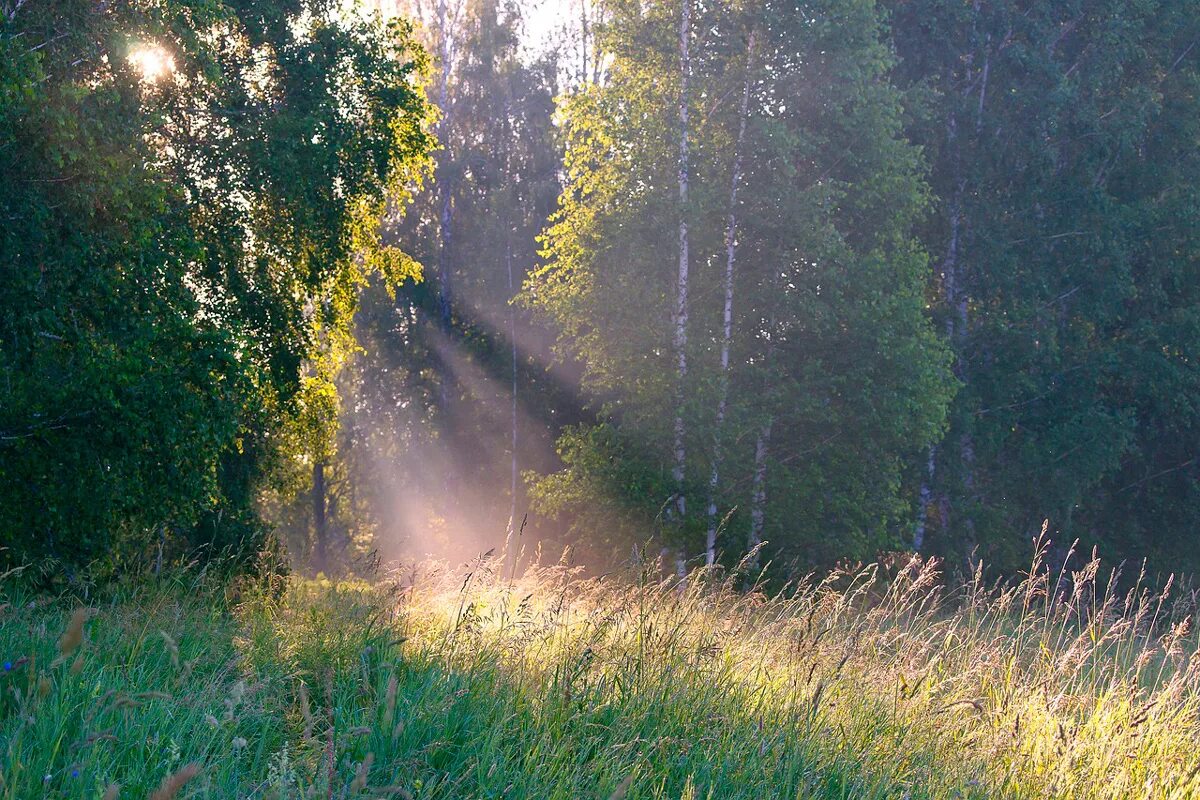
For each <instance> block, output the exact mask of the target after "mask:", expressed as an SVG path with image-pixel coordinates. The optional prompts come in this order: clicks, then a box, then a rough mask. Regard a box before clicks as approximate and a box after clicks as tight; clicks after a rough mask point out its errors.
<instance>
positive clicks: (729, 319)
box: [704, 30, 755, 566]
mask: <svg viewBox="0 0 1200 800" xmlns="http://www.w3.org/2000/svg"><path fill="white" fill-rule="evenodd" d="M754 33H755V32H754V31H753V30H751V31H750V41H749V42H748V43H747V46H746V79H745V82H744V83H743V84H742V105H741V109H740V110H739V114H738V132H737V139H736V141H735V142H734V155H733V175H732V176H731V177H730V180H729V219H728V221H727V223H726V225H725V310H724V318H723V323H724V327H723V329H722V332H721V375H720V386H719V387H718V397H717V418H716V423H715V424H714V426H713V455H712V472H711V474H710V475H709V478H708V531H707V533H706V535H705V538H704V563H706V564H708V565H709V566H712V564H713V562H714V561H716V558H717V495H718V493H719V492H720V489H721V456H722V449H721V435H722V433H723V428H724V426H725V413H726V411H727V409H728V405H729V349H730V344H731V343H732V341H733V275H734V258H735V256H736V253H737V196H738V185H739V184H740V183H741V180H742V143H743V142H744V141H745V138H746V118H747V117H748V116H749V114H750V73H751V69H752V68H753V62H754Z"/></svg>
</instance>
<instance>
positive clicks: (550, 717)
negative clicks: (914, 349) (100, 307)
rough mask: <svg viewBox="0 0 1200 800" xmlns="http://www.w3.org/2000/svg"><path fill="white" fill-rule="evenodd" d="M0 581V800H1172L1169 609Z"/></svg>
mask: <svg viewBox="0 0 1200 800" xmlns="http://www.w3.org/2000/svg"><path fill="white" fill-rule="evenodd" d="M660 574H661V573H659V572H658V571H656V569H655V565H653V564H643V565H636V564H635V565H632V566H630V567H628V568H627V570H626V571H624V572H623V573H621V574H612V575H607V576H603V577H594V576H593V577H585V576H584V575H583V574H582V573H581V572H580V571H579V570H578V569H577V568H573V567H570V566H568V565H566V564H561V563H560V564H555V565H541V566H534V567H530V568H528V569H526V570H523V572H522V574H517V572H516V571H515V570H512V569H511V567H510V566H509V565H507V564H506V563H505V562H504V561H502V560H491V559H480V560H479V561H477V562H476V563H474V564H472V565H469V566H467V567H465V568H462V569H457V570H455V569H449V568H446V567H444V566H437V565H418V566H412V567H409V568H407V569H405V570H402V571H399V572H397V573H394V574H390V575H387V576H381V577H380V578H378V579H377V580H374V581H371V582H366V581H355V582H349V581H346V582H329V581H325V580H316V581H314V580H302V579H298V578H279V577H271V578H261V579H241V580H239V581H235V582H232V583H231V582H229V581H228V580H225V579H219V578H217V577H214V576H211V575H207V574H205V573H203V572H181V573H175V574H173V575H172V576H171V577H170V578H165V577H164V578H160V579H158V580H157V581H155V582H149V583H148V582H145V581H139V582H138V583H136V584H131V586H130V588H126V589H120V588H118V589H114V590H110V591H108V592H107V593H106V594H105V596H104V597H103V598H98V597H95V596H93V597H91V598H82V597H77V596H61V597H59V598H56V599H47V598H45V597H40V596H35V595H26V594H24V593H23V591H22V589H21V588H20V582H19V580H18V579H17V578H15V577H12V576H10V577H9V578H7V579H6V580H5V581H4V583H3V584H2V586H0V592H2V597H0V658H2V659H3V662H4V663H3V673H2V674H0V754H2V755H0V768H2V772H0V798H3V799H4V800H15V799H16V798H35V797H37V798H42V797H45V798H105V799H106V800H114V799H115V798H143V797H152V798H154V799H155V800H169V799H170V798H234V797H249V798H281V799H282V798H501V797H507V798H564V799H565V798H600V800H604V798H611V799H612V800H619V799H620V798H628V799H629V800H632V799H633V798H656V799H657V798H670V799H671V800H676V799H679V800H696V799H697V798H713V799H715V798H768V797H771V798H775V797H777V798H856V799H857V798H909V799H910V800H915V799H916V798H947V799H948V798H992V797H1012V798H1047V797H1055V798H1132V797H1139V798H1141V797H1154V798H1185V797H1193V796H1197V795H1198V794H1200V778H1198V773H1200V748H1197V746H1196V744H1197V731H1198V728H1197V724H1198V716H1197V711H1198V691H1197V690H1198V688H1200V676H1198V674H1197V663H1198V662H1197V658H1196V652H1197V641H1196V637H1195V635H1194V633H1193V631H1192V630H1191V627H1190V620H1191V619H1192V615H1193V611H1194V606H1193V603H1192V600H1193V598H1192V596H1191V595H1190V593H1187V592H1183V593H1180V592H1175V594H1174V595H1172V594H1171V593H1170V592H1168V593H1167V594H1154V593H1151V592H1150V591H1149V590H1147V589H1146V588H1145V587H1143V586H1140V585H1138V584H1137V583H1133V582H1132V581H1131V583H1133V585H1132V588H1131V589H1129V590H1128V591H1127V592H1121V593H1118V592H1117V591H1116V590H1115V589H1108V588H1106V587H1109V586H1112V585H1115V584H1113V583H1112V582H1111V581H1110V579H1109V576H1110V573H1107V572H1104V571H1103V568H1102V566H1101V565H1100V564H1099V563H1098V562H1096V561H1091V562H1086V563H1081V565H1080V566H1079V568H1078V569H1077V570H1075V571H1070V570H1067V571H1064V572H1062V573H1053V572H1050V571H1048V570H1047V569H1045V567H1044V566H1043V565H1042V564H1041V563H1040V562H1035V563H1034V565H1033V568H1032V569H1031V570H1030V572H1029V574H1028V576H1027V577H1026V578H1025V579H1024V580H1023V581H1020V582H1011V583H1006V584H1002V585H991V586H989V585H986V584H985V583H984V582H983V580H982V579H977V580H976V581H974V582H972V583H971V584H970V585H968V586H965V587H962V588H961V589H956V590H948V589H945V588H943V587H942V586H941V585H940V583H939V581H938V580H937V574H936V568H935V566H934V565H932V564H929V563H925V562H922V561H920V560H918V559H913V560H911V561H907V562H897V563H895V564H892V565H890V566H887V567H886V568H885V567H881V566H879V565H869V566H867V567H864V568H861V569H855V570H848V571H839V572H834V573H832V574H830V575H828V576H826V577H824V578H822V579H820V580H817V579H813V580H809V581H804V582H800V583H798V584H795V585H790V586H788V587H785V588H784V589H782V590H777V591H773V592H770V593H767V592H765V591H764V590H763V587H762V586H761V585H759V586H755V585H754V580H753V575H746V574H742V573H733V574H722V573H718V572H713V571H705V570H701V571H697V572H693V573H692V574H690V575H688V576H687V577H686V578H685V579H682V580H681V579H679V578H671V579H667V580H663V579H661V577H660Z"/></svg>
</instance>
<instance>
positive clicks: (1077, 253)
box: [884, 0, 1200, 571]
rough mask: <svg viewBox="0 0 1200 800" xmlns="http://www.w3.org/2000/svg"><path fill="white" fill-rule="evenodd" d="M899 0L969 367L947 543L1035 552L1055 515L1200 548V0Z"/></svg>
mask: <svg viewBox="0 0 1200 800" xmlns="http://www.w3.org/2000/svg"><path fill="white" fill-rule="evenodd" d="M884 5H885V6H887V7H889V8H890V9H891V10H892V11H893V20H892V22H893V32H894V36H895V40H896V44H897V49H898V51H899V53H900V56H901V58H902V61H901V69H900V75H901V79H902V80H903V81H904V82H905V83H906V84H907V85H909V86H911V87H912V89H913V95H914V96H917V95H920V96H923V97H924V98H925V102H924V104H923V105H921V106H920V107H919V108H917V111H918V112H919V113H917V114H916V115H914V118H913V120H912V124H911V126H910V135H911V136H912V138H913V139H914V141H916V142H917V143H919V144H920V145H921V146H922V147H923V148H924V150H925V152H926V153H927V154H928V157H929V159H930V163H931V167H932V173H931V182H932V187H933V190H934V192H935V193H936V195H937V196H938V206H937V213H936V215H935V216H934V217H933V218H931V220H930V224H929V225H928V227H927V229H926V230H925V232H924V239H925V242H926V245H927V247H928V248H929V250H930V252H931V253H933V254H935V255H936V257H937V259H938V272H939V274H940V278H941V279H940V281H939V282H938V284H937V287H936V289H937V297H936V306H935V313H936V315H937V317H938V319H939V321H940V322H941V323H942V324H943V325H944V326H945V328H946V330H947V332H948V339H949V340H950V342H951V344H952V346H953V347H954V350H955V355H956V360H957V365H956V372H957V374H958V376H959V378H960V379H961V381H962V383H963V384H964V388H963V391H962V392H961V393H960V394H959V395H958V398H957V400H956V402H955V406H954V409H953V412H952V415H951V417H952V426H951V430H950V432H949V434H948V436H947V438H946V440H945V441H944V442H943V443H942V444H941V445H940V446H939V448H938V450H937V452H936V453H935V456H936V457H935V459H934V466H935V474H934V476H933V480H932V482H931V484H930V485H931V486H932V488H933V491H932V493H931V494H930V507H929V509H928V514H929V518H930V522H931V531H930V534H931V544H932V545H933V547H934V548H935V549H936V550H937V551H940V552H943V553H946V554H948V555H962V554H963V553H964V552H968V551H970V550H971V549H972V548H973V547H975V546H976V545H978V547H979V554H980V555H981V556H982V557H984V558H985V560H988V561H990V562H991V563H993V564H996V565H998V566H1001V567H1003V568H1007V569H1013V568H1016V567H1017V566H1018V565H1019V563H1020V558H1021V554H1022V553H1023V552H1024V550H1025V547H1026V543H1027V542H1028V540H1029V538H1030V537H1031V536H1032V535H1033V534H1034V533H1035V532H1036V531H1037V530H1038V528H1039V527H1040V525H1041V522H1042V520H1043V519H1045V518H1049V519H1050V523H1051V530H1052V531H1055V532H1056V538H1058V539H1059V540H1061V541H1062V542H1064V543H1065V542H1069V541H1071V540H1072V539H1075V538H1082V539H1083V540H1084V541H1085V542H1087V543H1089V544H1099V545H1100V546H1101V547H1102V550H1103V552H1105V553H1107V554H1109V555H1111V556H1112V557H1114V558H1131V559H1140V558H1143V557H1146V556H1149V557H1150V558H1151V561H1152V563H1157V564H1158V565H1160V566H1161V567H1162V568H1184V569H1187V570H1189V571H1190V570H1194V569H1195V568H1196V567H1197V566H1198V565H1200V562H1198V561H1196V560H1195V559H1194V557H1193V553H1194V548H1192V547H1190V546H1189V545H1187V544H1185V542H1186V541H1187V539H1188V537H1190V536H1191V533H1192V532H1193V531H1195V530H1196V527H1197V524H1200V518H1198V517H1197V516H1196V514H1197V513H1198V511H1200V504H1198V503H1197V502H1196V501H1197V497H1198V495H1197V492H1198V490H1200V480H1198V479H1200V465H1198V463H1197V459H1196V454H1197V452H1200V415H1198V414H1197V408H1196V406H1195V404H1194V403H1193V399H1194V398H1195V397H1197V396H1200V394H1198V390H1200V370H1198V369H1197V361H1196V358H1197V353H1198V352H1200V335H1198V332H1200V326H1198V323H1200V316H1197V310H1198V309H1200V305H1198V304H1197V301H1198V299H1200V295H1198V294H1197V292H1198V291H1200V273H1198V272H1197V264H1200V258H1198V255H1200V250H1198V249H1197V242H1198V240H1197V237H1196V219H1197V215H1196V212H1197V188H1196V187H1197V185H1198V178H1200V172H1198V170H1200V155H1198V151H1197V148H1196V141H1197V135H1198V133H1200V128H1198V127H1197V120H1198V119H1200V107H1198V106H1197V103H1198V102H1200V92H1198V89H1200V52H1198V51H1197V49H1196V47H1195V42H1196V40H1197V35H1198V34H1200V28H1198V27H1197V24H1198V23H1197V20H1200V6H1198V5H1197V4H1196V3H1195V2H1192V1H1191V0H1163V1H1162V2H1158V1H1153V2H1139V3H1120V2H1103V3H1075V2H1067V3H1033V4H1030V3H1010V2H989V3H975V4H974V5H972V4H964V3H946V2H940V1H935V2H920V3H886V4H884ZM922 467H924V465H922ZM921 471H922V472H923V473H924V472H925V470H924V469H922V470H921ZM925 480H926V481H927V482H929V478H928V476H927V475H926V476H925Z"/></svg>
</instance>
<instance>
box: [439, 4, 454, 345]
mask: <svg viewBox="0 0 1200 800" xmlns="http://www.w3.org/2000/svg"><path fill="white" fill-rule="evenodd" d="M437 26H438V60H439V61H440V62H441V64H440V65H439V70H438V110H439V111H441V114H442V117H441V119H440V120H438V125H437V135H438V143H439V144H440V145H441V146H442V151H441V153H440V154H439V155H438V161H439V164H438V166H439V170H438V172H439V173H440V174H439V175H438V176H437V182H438V193H439V195H440V196H439V198H438V199H439V204H440V210H439V213H438V242H439V245H440V246H439V247H438V311H439V312H440V314H441V320H442V328H443V329H444V330H446V331H449V330H450V321H451V316H450V314H451V311H450V255H451V253H450V246H451V240H452V235H453V234H452V229H451V225H452V222H453V203H452V198H451V191H450V190H451V186H450V179H449V176H448V174H447V173H448V169H447V167H448V164H447V162H448V161H449V158H450V150H449V148H450V141H449V139H450V134H449V129H450V101H449V100H450V61H451V56H452V54H451V50H450V33H449V31H448V30H447V19H446V0H439V2H438V5H437Z"/></svg>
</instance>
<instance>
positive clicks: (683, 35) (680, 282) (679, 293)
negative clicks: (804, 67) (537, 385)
mask: <svg viewBox="0 0 1200 800" xmlns="http://www.w3.org/2000/svg"><path fill="white" fill-rule="evenodd" d="M690 4H691V0H681V2H680V14H679V274H678V278H677V281H676V287H675V314H674V317H675V319H674V323H675V335H674V342H673V344H674V347H675V357H676V366H675V371H676V374H675V381H676V386H675V425H674V432H675V454H674V455H675V466H674V468H673V470H672V472H671V477H672V478H674V480H675V490H676V494H675V510H676V512H677V513H678V515H679V517H680V518H682V517H683V516H684V515H685V514H686V513H687V501H686V499H685V498H684V493H683V479H684V462H685V461H686V457H687V452H686V450H685V445H684V435H685V428H684V419H683V400H684V381H685V380H686V378H687V368H688V364H687V326H688V272H689V258H688V223H687V215H688V209H687V204H688V133H689V131H688V82H689V78H690V71H691V63H690V60H689V50H688V38H689V36H690V35H691V11H692V10H691V5H690Z"/></svg>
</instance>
